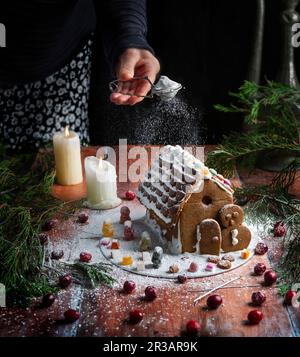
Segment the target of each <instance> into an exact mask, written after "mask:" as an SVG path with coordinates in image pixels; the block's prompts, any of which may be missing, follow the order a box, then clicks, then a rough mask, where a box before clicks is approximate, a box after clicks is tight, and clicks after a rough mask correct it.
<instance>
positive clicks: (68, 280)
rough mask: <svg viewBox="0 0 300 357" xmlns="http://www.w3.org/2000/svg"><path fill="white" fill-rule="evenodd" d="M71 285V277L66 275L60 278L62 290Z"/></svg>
mask: <svg viewBox="0 0 300 357" xmlns="http://www.w3.org/2000/svg"><path fill="white" fill-rule="evenodd" d="M71 283H72V277H71V275H68V274H66V275H63V276H61V277H60V278H59V285H60V286H61V287H62V288H67V287H68V286H69V285H70V284H71Z"/></svg>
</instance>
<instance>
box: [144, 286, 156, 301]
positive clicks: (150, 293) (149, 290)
mask: <svg viewBox="0 0 300 357" xmlns="http://www.w3.org/2000/svg"><path fill="white" fill-rule="evenodd" d="M145 297H146V299H147V300H149V301H152V300H154V299H155V298H156V297H157V293H156V290H155V287H154V286H147V287H146V289H145Z"/></svg>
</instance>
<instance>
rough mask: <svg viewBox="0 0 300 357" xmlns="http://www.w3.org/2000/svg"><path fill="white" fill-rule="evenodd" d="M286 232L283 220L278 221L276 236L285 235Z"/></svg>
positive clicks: (275, 229)
mask: <svg viewBox="0 0 300 357" xmlns="http://www.w3.org/2000/svg"><path fill="white" fill-rule="evenodd" d="M285 234H286V227H285V224H284V222H283V221H278V222H276V223H275V225H274V237H284V236H285Z"/></svg>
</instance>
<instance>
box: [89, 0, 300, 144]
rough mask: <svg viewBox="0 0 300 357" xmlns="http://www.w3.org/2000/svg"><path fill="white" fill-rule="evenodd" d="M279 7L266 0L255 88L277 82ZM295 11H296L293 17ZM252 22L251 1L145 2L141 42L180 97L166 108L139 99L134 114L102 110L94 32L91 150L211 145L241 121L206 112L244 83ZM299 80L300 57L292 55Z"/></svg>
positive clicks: (104, 94)
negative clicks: (121, 143)
mask: <svg viewBox="0 0 300 357" xmlns="http://www.w3.org/2000/svg"><path fill="white" fill-rule="evenodd" d="M283 3H284V1H280V0H266V18H265V32H264V50H263V61H262V81H263V80H264V78H268V79H276V75H277V73H278V70H279V68H280V61H281V43H282V41H281V33H282V31H281V24H280V11H281V10H282V8H283V6H282V5H283ZM298 10H300V9H298ZM255 19H256V1H255V0H226V1H224V0H223V1H222V0H198V1H192V0H185V1H183V0H182V1H180V0H148V40H149V43H150V44H151V45H152V47H153V48H154V49H155V52H156V56H157V57H158V58H159V60H160V62H161V67H162V71H161V73H162V74H165V75H167V76H169V77H170V78H171V79H173V80H176V81H178V82H180V83H182V84H183V85H184V86H185V89H184V90H183V91H182V92H181V94H180V96H179V97H178V98H177V99H176V98H175V100H173V101H172V102H169V103H162V102H159V101H158V100H150V99H146V100H145V101H144V102H143V103H142V104H139V105H137V106H134V107H118V106H115V105H113V104H110V103H109V100H108V97H109V92H108V82H109V81H110V80H111V78H110V75H109V70H108V66H107V64H106V62H105V60H104V56H103V53H102V46H101V30H100V29H99V30H98V31H97V36H96V42H95V49H96V51H95V56H94V66H93V86H92V94H91V105H90V108H91V109H90V119H91V139H92V143H97V144H99V143H101V144H103V145H105V144H107V145H108V144H117V143H118V140H119V138H127V139H128V142H129V143H130V144H137V143H142V144H166V143H169V144H202V143H217V142H219V141H220V139H221V137H222V135H223V134H226V133H228V132H229V131H231V130H236V131H241V128H242V125H241V124H242V118H240V117H236V116H232V115H224V114H221V113H218V112H216V111H215V110H214V108H213V105H214V104H217V103H222V104H226V103H228V102H229V98H228V92H229V91H235V90H237V89H238V87H239V86H240V85H241V84H242V83H243V81H244V79H246V78H248V77H247V76H248V65H249V59H250V56H251V53H252V51H254V48H253V45H252V43H253V33H254V27H255ZM295 54H296V64H297V70H298V73H299V75H300V49H296V50H295Z"/></svg>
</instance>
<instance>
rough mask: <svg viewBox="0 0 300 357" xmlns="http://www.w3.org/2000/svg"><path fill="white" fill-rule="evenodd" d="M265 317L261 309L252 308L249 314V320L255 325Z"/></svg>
mask: <svg viewBox="0 0 300 357" xmlns="http://www.w3.org/2000/svg"><path fill="white" fill-rule="evenodd" d="M263 317H264V315H263V313H262V312H261V311H260V310H251V311H250V312H249V314H248V321H249V322H250V323H251V324H253V325H257V324H258V323H260V321H261V320H262V319H263Z"/></svg>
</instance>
